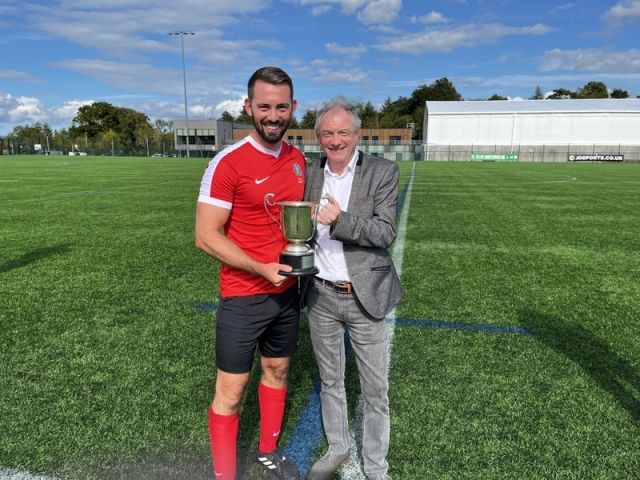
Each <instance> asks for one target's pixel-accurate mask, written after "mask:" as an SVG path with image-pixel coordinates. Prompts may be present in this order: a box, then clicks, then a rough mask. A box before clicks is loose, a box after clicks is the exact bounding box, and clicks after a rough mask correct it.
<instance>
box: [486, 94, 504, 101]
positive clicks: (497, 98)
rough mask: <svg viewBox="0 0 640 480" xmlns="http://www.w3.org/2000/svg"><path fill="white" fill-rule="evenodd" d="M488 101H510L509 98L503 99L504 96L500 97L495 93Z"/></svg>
mask: <svg viewBox="0 0 640 480" xmlns="http://www.w3.org/2000/svg"><path fill="white" fill-rule="evenodd" d="M488 100H509V99H508V98H507V97H503V96H502V95H498V94H497V93H494V94H493V95H491V96H490V97H489V98H488Z"/></svg>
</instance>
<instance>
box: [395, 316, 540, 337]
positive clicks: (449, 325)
mask: <svg viewBox="0 0 640 480" xmlns="http://www.w3.org/2000/svg"><path fill="white" fill-rule="evenodd" d="M388 321H391V322H393V321H395V322H396V326H398V325H399V326H402V327H418V328H434V329H437V328H444V329H448V330H474V331H476V332H483V333H512V334H516V335H530V334H532V333H534V330H532V329H530V328H526V327H518V326H513V327H512V326H505V325H491V324H487V323H464V322H442V321H438V320H415V319H410V318H396V319H395V320H388Z"/></svg>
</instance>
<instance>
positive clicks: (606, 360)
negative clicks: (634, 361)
mask: <svg viewBox="0 0 640 480" xmlns="http://www.w3.org/2000/svg"><path fill="white" fill-rule="evenodd" d="M520 322H521V324H522V325H526V326H528V327H531V328H535V329H537V330H538V332H537V333H536V337H537V338H538V339H539V340H540V341H541V342H542V343H544V344H545V345H547V346H548V347H549V348H551V349H553V350H555V351H556V352H558V353H561V354H562V355H564V356H565V357H567V358H568V359H569V360H571V361H573V362H575V363H576V364H578V365H579V366H580V367H581V368H582V369H583V370H584V371H585V372H586V373H588V374H589V375H590V376H591V377H592V378H593V380H595V382H596V383H597V384H598V385H599V386H600V388H602V389H603V390H605V391H607V392H608V393H609V394H610V395H611V396H612V397H613V398H614V399H615V400H616V401H617V402H618V404H619V405H620V406H621V407H622V408H624V409H625V410H626V411H627V412H629V415H631V417H632V418H633V419H634V420H635V421H640V374H639V373H638V372H636V371H635V370H634V368H633V366H632V365H631V364H630V363H629V362H628V361H627V360H625V359H624V358H622V357H620V356H619V355H618V354H617V353H616V352H615V351H613V350H612V349H611V347H610V346H609V345H608V344H607V343H606V342H604V341H603V340H602V339H600V338H598V337H597V336H596V335H594V334H593V333H592V332H590V331H588V330H586V329H585V328H583V327H581V326H579V325H575V324H572V323H569V322H567V321H565V320H563V319H562V318H560V317H555V316H552V315H547V314H544V313H540V312H537V311H535V310H523V311H521V312H520Z"/></svg>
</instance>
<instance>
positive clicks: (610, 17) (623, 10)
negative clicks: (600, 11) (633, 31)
mask: <svg viewBox="0 0 640 480" xmlns="http://www.w3.org/2000/svg"><path fill="white" fill-rule="evenodd" d="M630 17H640V0H626V1H623V2H618V3H616V4H615V5H614V6H613V7H611V8H610V9H609V10H607V11H606V12H605V14H604V15H603V16H602V18H603V19H604V20H605V21H607V22H621V21H624V20H628V19H629V18H630Z"/></svg>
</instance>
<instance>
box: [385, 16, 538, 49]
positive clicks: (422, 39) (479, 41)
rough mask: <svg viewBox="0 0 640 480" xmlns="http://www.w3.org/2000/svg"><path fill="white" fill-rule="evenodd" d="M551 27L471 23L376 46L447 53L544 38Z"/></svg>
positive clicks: (429, 30) (395, 39) (387, 41)
mask: <svg viewBox="0 0 640 480" xmlns="http://www.w3.org/2000/svg"><path fill="white" fill-rule="evenodd" d="M550 31H551V28H550V27H547V26H546V25H543V24H541V23H538V24H536V25H533V26H530V27H510V26H507V25H503V24H500V23H490V24H484V25H478V24H475V23H470V24H466V25H461V26H459V27H455V28H451V29H428V30H425V31H423V32H419V33H411V34H407V35H404V36H400V37H396V38H389V39H386V40H385V41H384V42H382V43H380V44H378V45H376V46H375V48H377V49H378V50H381V51H384V52H402V53H409V54H413V55H421V54H423V53H428V52H450V51H452V50H454V49H456V48H460V47H467V48H473V47H477V46H478V45H486V44H491V43H495V42H497V41H498V40H500V39H501V38H503V37H506V36H511V35H545V34H547V33H549V32H550Z"/></svg>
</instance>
